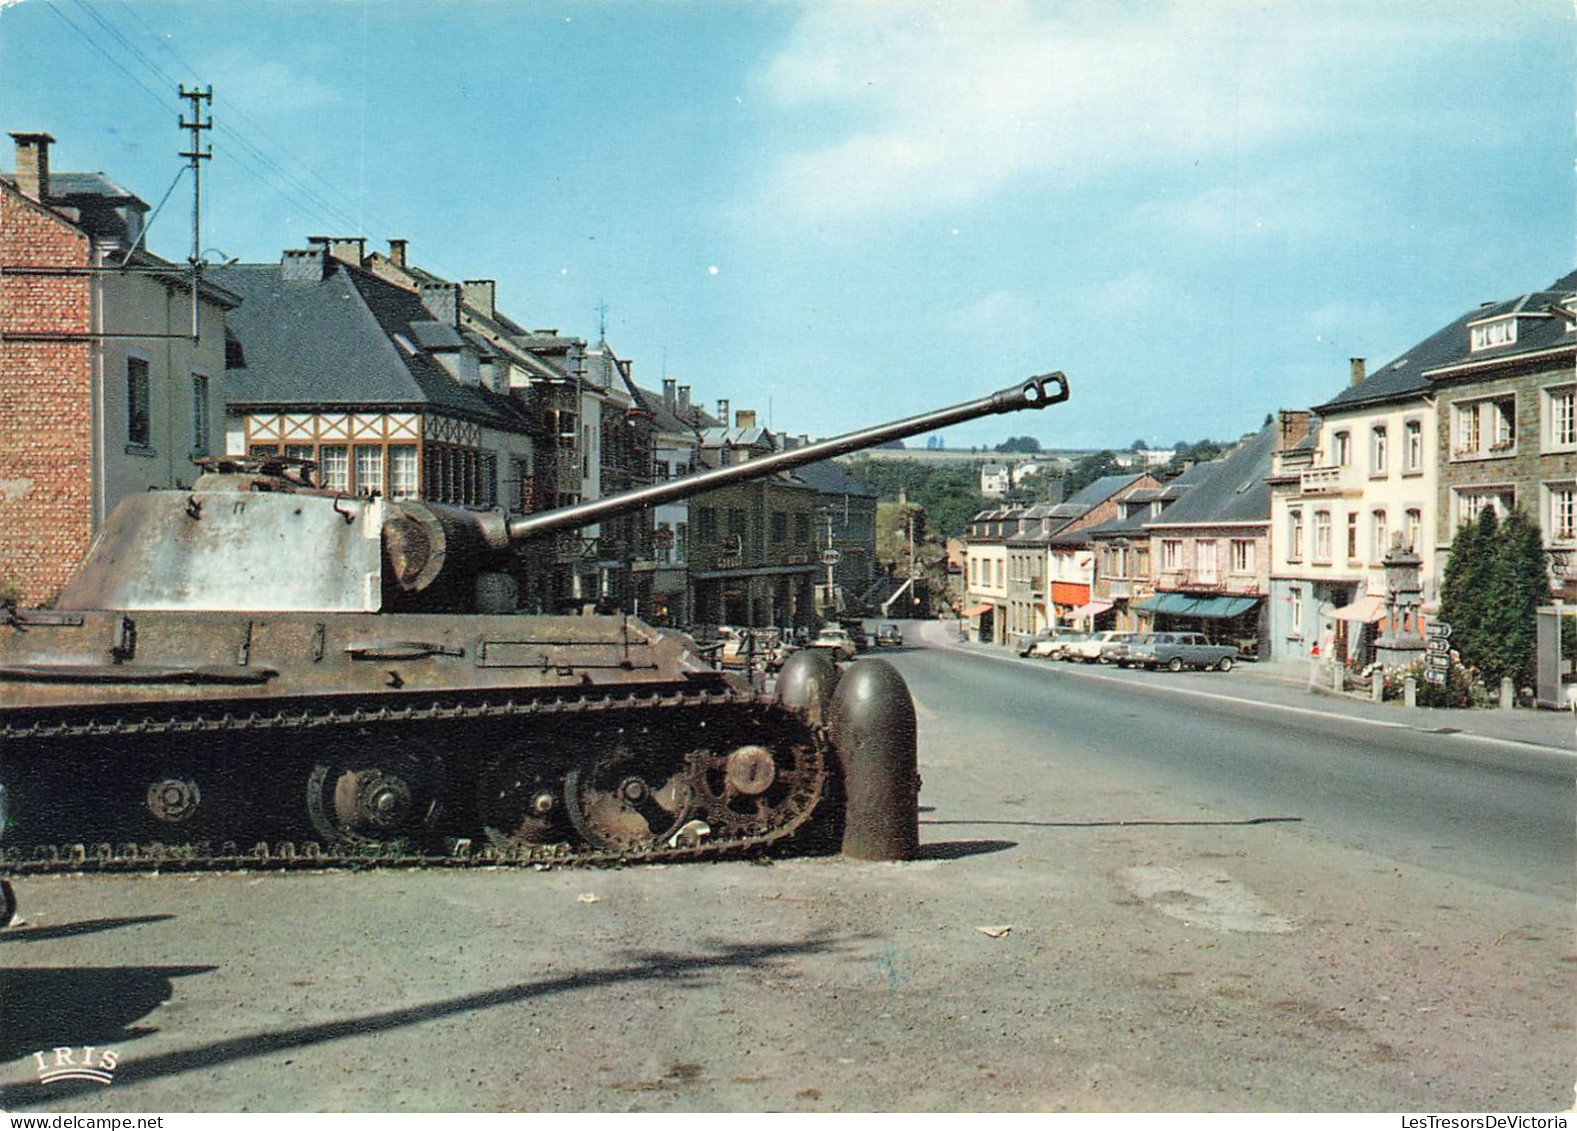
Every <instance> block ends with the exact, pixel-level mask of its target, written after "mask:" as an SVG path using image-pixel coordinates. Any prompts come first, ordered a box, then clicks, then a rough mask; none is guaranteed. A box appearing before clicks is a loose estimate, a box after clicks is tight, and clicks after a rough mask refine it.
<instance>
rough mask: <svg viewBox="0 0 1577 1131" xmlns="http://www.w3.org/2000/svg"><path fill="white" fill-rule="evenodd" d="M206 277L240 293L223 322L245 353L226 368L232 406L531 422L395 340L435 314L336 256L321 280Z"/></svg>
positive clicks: (266, 274)
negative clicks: (433, 412)
mask: <svg viewBox="0 0 1577 1131" xmlns="http://www.w3.org/2000/svg"><path fill="white" fill-rule="evenodd" d="M208 274H209V275H210V276H211V277H213V278H215V279H217V280H218V281H219V282H220V283H221V284H222V285H223V286H224V287H226V288H227V289H229V290H231V291H234V292H235V293H236V294H238V295H240V296H241V299H242V302H241V305H240V307H239V308H237V309H236V310H234V311H232V312H231V313H230V316H229V320H228V325H229V331H230V335H231V336H232V337H234V338H235V340H236V341H238V342H239V343H240V346H241V353H242V360H243V365H242V367H241V368H237V369H232V370H230V371H229V372H228V373H227V374H226V380H225V387H226V391H227V392H226V399H227V401H228V402H229V403H230V404H231V405H232V406H234V407H264V406H275V407H280V408H302V409H305V408H312V407H329V406H337V407H346V408H350V407H366V408H368V409H373V408H377V409H407V410H424V409H440V410H442V411H444V412H446V413H449V414H451V415H454V416H458V417H463V418H465V419H468V420H472V421H476V422H478V423H482V424H487V425H490V426H492V427H497V428H503V429H506V430H508V431H513V432H522V431H531V430H532V429H533V424H532V421H531V419H530V417H529V416H528V414H527V413H526V411H525V409H524V407H523V406H522V405H521V404H520V403H519V402H518V401H516V400H515V399H514V398H513V397H510V396H506V395H503V394H499V393H494V392H493V391H491V390H490V389H485V388H482V387H480V386H477V385H463V384H461V383H460V382H458V381H456V380H455V379H454V378H453V377H451V376H450V375H449V371H448V370H446V369H445V368H444V367H443V366H442V365H441V364H439V363H438V362H437V361H436V360H434V359H433V358H432V357H431V356H429V355H428V354H427V353H425V352H422V351H421V350H420V349H419V348H418V349H417V350H416V352H414V353H409V352H407V351H406V350H405V349H404V348H403V347H402V346H401V345H400V344H399V343H397V342H396V340H395V338H394V335H396V334H399V335H401V336H403V337H404V338H405V339H406V340H407V341H409V342H410V343H411V344H412V346H413V347H416V346H418V344H419V343H420V342H421V340H422V338H423V336H424V335H425V336H427V337H429V338H431V337H433V336H434V333H433V332H432V331H431V330H430V329H429V328H430V327H432V326H433V325H435V324H434V323H433V320H432V313H431V312H430V311H429V310H428V309H427V307H426V306H424V305H423V304H422V300H421V298H420V297H418V296H417V295H415V294H413V293H411V292H410V291H407V290H404V289H403V288H401V287H397V286H395V285H394V284H392V283H389V282H385V281H384V280H382V279H380V278H378V277H377V276H375V275H372V274H369V273H368V272H365V271H362V270H359V269H357V268H353V267H351V266H349V265H348V264H345V263H341V262H339V261H337V260H336V261H331V263H330V268H329V271H328V274H327V276H326V277H325V278H323V279H321V280H318V281H306V282H288V283H287V282H285V281H284V279H283V278H282V277H281V270H280V265H279V264H277V263H267V264H250V263H249V264H238V265H235V266H231V267H215V268H211V269H210V270H209V272H208ZM418 327H422V329H418ZM452 332H453V331H452V330H451V333H452ZM440 336H442V335H440ZM454 341H455V343H456V344H459V343H460V341H461V339H460V338H459V335H458V334H455V337H454Z"/></svg>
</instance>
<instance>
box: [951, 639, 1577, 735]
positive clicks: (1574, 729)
mask: <svg viewBox="0 0 1577 1131" xmlns="http://www.w3.org/2000/svg"><path fill="white" fill-rule="evenodd" d="M923 624H924V627H923V628H922V630H921V638H922V639H923V640H924V641H925V642H926V644H927V645H928V646H930V647H933V648H936V647H950V648H955V649H958V650H960V651H968V652H974V653H977V654H980V655H984V656H990V657H992V658H995V659H1003V660H1011V661H1013V662H1014V663H1021V664H1028V665H1030V666H1032V667H1045V666H1048V665H1049V666H1051V667H1054V668H1056V669H1058V670H1064V669H1066V670H1068V671H1069V672H1070V673H1075V674H1077V673H1083V674H1088V675H1100V676H1103V677H1107V678H1122V679H1125V680H1126V679H1130V678H1131V679H1132V680H1133V681H1135V682H1139V681H1145V682H1157V683H1158V684H1159V685H1161V686H1167V685H1170V686H1174V687H1179V688H1187V689H1189V690H1191V691H1197V692H1208V693H1211V694H1214V695H1221V696H1225V697H1227V698H1231V699H1238V700H1241V701H1243V702H1251V703H1268V704H1274V705H1276V706H1282V707H1292V708H1301V709H1303V710H1313V711H1318V712H1320V713H1322V714H1328V715H1335V716H1341V717H1345V718H1351V719H1362V720H1367V721H1371V722H1385V723H1390V724H1392V725H1401V726H1410V727H1413V728H1415V729H1417V730H1420V731H1429V732H1436V733H1440V734H1458V733H1460V734H1466V735H1472V736H1474V737H1476V738H1483V739H1489V740H1492V741H1495V742H1511V743H1525V744H1528V745H1532V746H1539V747H1545V748H1548V749H1549V750H1550V751H1552V752H1556V753H1560V754H1564V755H1566V756H1568V757H1570V758H1572V759H1574V760H1577V715H1574V714H1573V713H1572V712H1569V711H1548V710H1531V709H1527V708H1520V709H1517V710H1512V711H1502V710H1498V709H1495V708H1488V709H1480V710H1471V709H1454V708H1446V707H1411V708H1409V707H1404V706H1402V705H1401V704H1400V703H1398V702H1388V703H1375V702H1373V701H1372V700H1369V699H1366V698H1362V697H1358V696H1352V695H1336V694H1332V693H1320V692H1318V691H1313V690H1310V688H1309V665H1308V664H1307V663H1303V662H1298V661H1273V662H1268V663H1258V662H1249V663H1240V664H1238V665H1237V666H1236V667H1234V668H1233V669H1232V671H1231V672H1228V673H1226V674H1225V675H1223V674H1221V673H1218V672H1186V673H1179V674H1176V675H1174V674H1171V673H1169V672H1139V671H1135V672H1129V671H1120V670H1116V669H1113V668H1110V667H1101V666H1086V665H1084V664H1063V663H1060V662H1058V661H1055V660H1052V661H1047V660H1032V659H1027V658H1023V657H1020V656H1018V655H1017V653H1015V652H1014V651H1012V650H1011V649H1009V648H1007V647H1005V646H1003V645H997V644H982V643H980V642H979V641H976V640H970V641H960V640H959V639H958V632H957V629H956V627H955V626H954V624H953V622H951V621H931V622H923ZM1163 681H1164V682H1163Z"/></svg>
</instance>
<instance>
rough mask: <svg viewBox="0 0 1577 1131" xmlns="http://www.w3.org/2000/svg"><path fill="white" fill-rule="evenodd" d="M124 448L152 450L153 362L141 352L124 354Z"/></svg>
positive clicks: (137, 450) (142, 450)
mask: <svg viewBox="0 0 1577 1131" xmlns="http://www.w3.org/2000/svg"><path fill="white" fill-rule="evenodd" d="M125 388H126V446H127V447H128V448H130V449H132V450H133V451H136V452H138V453H144V454H145V453H148V452H151V451H153V359H152V358H151V357H149V356H148V355H147V354H145V353H143V352H142V351H140V350H136V351H128V352H127V354H126V382H125Z"/></svg>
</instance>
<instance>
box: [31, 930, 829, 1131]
mask: <svg viewBox="0 0 1577 1131" xmlns="http://www.w3.org/2000/svg"><path fill="white" fill-rule="evenodd" d="M854 941H858V940H857V939H856V938H853V937H851V938H848V939H845V940H842V941H841V942H839V941H835V940H833V939H830V938H827V937H825V936H812V937H810V938H807V939H805V940H803V941H799V942H778V943H728V944H723V945H721V946H718V947H717V948H716V953H713V954H702V955H697V954H679V953H674V952H670V951H643V952H638V953H635V954H632V956H631V960H630V964H629V965H626V966H618V967H605V968H601V969H591V970H583V971H579V972H575V973H570V974H565V975H563V976H562V977H557V978H548V979H544V980H541V981H535V982H520V983H517V984H515V985H512V986H505V987H503V988H501V989H494V990H483V991H480V992H478V993H471V994H462V995H460V996H458V997H452V998H448V999H446V1000H443V1001H436V1002H430V1003H428V1004H426V1005H418V1006H411V1007H408V1008H403V1009H391V1010H386V1011H384V1012H382V1013H370V1014H366V1015H364V1016H360V1017H347V1018H343V1019H336V1020H333V1021H320V1022H317V1023H315V1024H311V1025H302V1026H299V1027H297V1028H294V1029H282V1030H276V1031H273V1032H262V1033H253V1034H250V1035H248V1036H243V1037H234V1038H230V1039H226V1040H222V1041H215V1042H213V1043H211V1044H207V1045H200V1046H198V1047H196V1048H189V1049H174V1050H171V1051H169V1052H164V1053H159V1054H157V1055H154V1056H148V1057H138V1058H136V1059H124V1060H122V1062H121V1065H120V1067H119V1069H118V1070H117V1072H116V1073H115V1084H116V1089H117V1091H121V1090H123V1089H124V1088H125V1087H126V1086H127V1085H132V1084H135V1083H137V1082H138V1081H143V1080H154V1079H159V1078H161V1077H166V1076H178V1075H181V1074H183V1073H187V1072H196V1071H201V1070H204V1069H210V1068H214V1067H216V1066H219V1065H224V1064H229V1063H232V1062H235V1061H241V1060H248V1059H251V1058H253V1057H259V1056H268V1055H271V1054H273V1053H278V1052H281V1051H288V1050H293V1049H302V1048H310V1047H312V1046H315V1045H321V1044H325V1043H327V1042H330V1041H337V1040H342V1039H344V1038H347V1037H364V1036H368V1035H372V1034H377V1033H384V1032H389V1031H392V1030H395V1029H401V1028H404V1027H406V1026H410V1025H420V1024H423V1023H424V1022H428V1021H433V1020H435V1019H440V1018H445V1017H455V1016H462V1015H465V1014H470V1013H475V1012H477V1011H479V1010H484V1009H495V1008H497V1007H499V1006H507V1005H514V1004H517V1003H519V1002H525V1001H531V1000H533V999H535V998H540V997H544V996H547V995H550V994H560V993H568V992H573V991H580V990H591V989H596V988H599V987H602V986H609V985H618V984H623V983H641V982H658V983H664V984H666V985H669V986H670V987H676V988H679V989H683V988H684V987H686V986H688V985H694V984H696V982H697V981H698V980H699V979H703V978H705V977H707V976H708V975H711V974H716V973H720V972H723V971H728V970H749V969H758V968H763V967H767V966H768V965H769V964H770V963H772V962H774V961H775V960H777V959H781V958H788V957H791V956H795V955H805V954H817V953H822V952H826V951H830V950H833V949H834V948H836V947H837V946H839V945H842V944H843V943H847V942H854ZM209 969H213V967H182V968H177V969H174V970H171V971H164V972H162V973H165V974H168V975H169V976H182V975H184V974H188V973H202V972H204V971H206V970H209ZM20 973H23V974H38V973H47V974H50V975H54V976H56V977H57V978H60V977H62V976H65V975H83V974H86V975H92V976H93V977H92V978H90V979H89V981H90V982H91V984H92V986H93V987H94V988H96V989H97V990H98V991H99V992H102V993H105V994H107V995H109V997H110V999H111V1000H113V998H114V996H115V994H116V992H119V993H120V994H121V995H122V997H124V996H125V990H124V988H119V989H117V983H115V982H114V980H113V979H114V978H121V977H126V976H127V975H128V973H129V974H132V975H135V974H136V973H137V971H136V968H131V969H130V970H127V969H122V970H89V971H70V970H56V971H46V972H40V971H20ZM144 973H150V972H146V971H145V972H144ZM151 973H153V974H155V975H157V974H159V973H161V972H159V971H152V972H151ZM98 975H107V976H113V977H105V978H99V977H97V976H98ZM59 984H60V985H62V986H66V985H69V984H70V983H69V981H64V982H61V983H59ZM5 987H6V982H5V981H4V980H3V976H0V991H3V990H4V989H5ZM31 988H32V989H33V991H34V993H35V994H37V993H38V992H39V991H42V990H44V989H45V988H46V987H45V986H44V985H43V984H42V981H41V982H40V983H39V985H37V986H36V987H31ZM76 996H77V997H78V998H79V999H80V998H81V997H83V996H84V995H83V994H82V993H81V992H78V993H77V994H76ZM168 996H169V979H168V977H165V978H163V980H162V981H157V982H155V981H153V980H151V979H147V978H145V979H144V981H143V984H142V986H141V987H140V992H139V994H138V996H137V998H136V1002H137V1004H138V1005H141V1006H142V1008H141V1011H140V1012H138V1013H136V1014H132V1015H129V1017H130V1019H132V1020H134V1019H135V1018H136V1017H139V1016H142V1014H143V1013H146V1012H147V1011H148V1010H149V1009H152V1008H153V1006H155V1005H157V1004H159V1002H160V1001H162V1000H164V999H166V998H167V997H168ZM41 1000H42V1001H44V1002H47V1001H48V995H47V994H45V995H44V996H43V998H42V999H41ZM0 1001H4V1002H5V1007H4V1008H5V1009H6V1011H7V1012H9V1011H10V1009H11V1006H12V1001H11V1000H9V999H7V998H0ZM91 1002H92V998H91V996H88V997H87V1001H86V1002H84V1005H87V1004H88V1003H91ZM120 1012H121V1013H125V1012H126V1010H125V1008H122V1009H121V1010H120ZM57 1013H58V1010H57ZM106 1020H107V1019H106ZM122 1025H124V1022H122ZM86 1031H87V1030H79V1029H74V1028H72V1027H71V1026H70V1025H68V1024H67V1021H66V1019H63V1018H62V1019H59V1020H56V1019H53V1018H52V1019H51V1020H50V1022H49V1024H48V1026H47V1034H46V1031H45V1029H44V1028H40V1029H36V1030H31V1031H29V1032H28V1033H27V1034H26V1036H25V1039H12V1034H11V1033H10V1032H9V1031H7V1032H6V1039H5V1042H4V1047H5V1048H7V1049H10V1048H12V1047H13V1046H14V1047H16V1048H19V1049H20V1050H21V1052H22V1054H24V1055H25V1054H27V1053H31V1052H32V1051H33V1050H35V1049H39V1048H48V1047H53V1045H55V1044H60V1043H64V1042H65V1041H78V1042H81V1041H83V1040H84V1039H85V1038H84V1037H83V1036H80V1035H78V1034H79V1033H80V1032H86ZM95 1031H103V1032H104V1039H105V1040H107V1041H109V1042H110V1043H113V1041H114V1039H115V1038H116V1034H115V1033H114V1032H111V1031H109V1027H108V1026H107V1025H105V1026H101V1029H100V1030H95ZM121 1035H122V1037H123V1038H124V1037H126V1036H136V1035H138V1034H137V1033H135V1032H134V1031H131V1030H126V1029H124V1028H122V1029H121ZM29 1042H31V1043H29ZM16 1055H18V1054H17V1053H14V1052H13V1053H9V1054H8V1056H7V1058H6V1059H14V1058H15V1056H16ZM100 1086H101V1085H98V1084H94V1083H91V1082H83V1081H74V1080H73V1081H63V1082H58V1083H54V1084H49V1085H45V1084H42V1083H26V1084H20V1085H15V1086H12V1087H8V1088H6V1089H4V1093H3V1094H0V1106H3V1107H5V1108H7V1109H9V1110H17V1109H20V1108H25V1107H28V1106H31V1105H36V1104H41V1103H45V1102H55V1101H60V1100H69V1099H70V1098H72V1097H73V1096H77V1095H82V1094H84V1093H86V1092H91V1091H92V1090H93V1089H95V1088H98V1087H100Z"/></svg>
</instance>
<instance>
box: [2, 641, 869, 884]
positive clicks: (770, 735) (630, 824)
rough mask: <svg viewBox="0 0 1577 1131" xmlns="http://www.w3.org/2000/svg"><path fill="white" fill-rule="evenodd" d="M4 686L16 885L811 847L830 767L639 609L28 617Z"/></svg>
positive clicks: (825, 744)
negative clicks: (99, 875) (206, 868)
mask: <svg viewBox="0 0 1577 1131" xmlns="http://www.w3.org/2000/svg"><path fill="white" fill-rule="evenodd" d="M0 691H3V695H0V702H3V706H0V777H3V780H4V782H5V784H6V788H7V791H8V796H9V799H10V803H11V804H10V810H11V811H10V828H8V829H7V830H6V835H5V838H4V840H3V841H0V846H3V848H4V857H3V859H4V861H5V862H6V866H7V867H8V868H11V869H12V870H18V871H26V870H34V871H37V870H50V869H52V868H64V867H73V866H93V865H94V863H95V862H96V863H97V864H98V865H99V866H105V867H110V866H128V865H135V864H138V863H139V862H140V863H141V864H143V865H144V866H146V864H147V862H148V861H149V860H151V859H155V858H158V859H160V860H165V859H166V858H167V863H165V864H163V865H162V866H170V865H172V864H175V863H182V864H184V865H186V866H200V865H201V864H202V863H204V862H208V863H216V862H217V863H225V864H227V865H228V864H233V863H234V862H235V861H236V859H237V858H238V857H240V856H247V857H249V858H251V860H252V862H253V863H256V862H257V861H258V859H259V858H261V859H263V860H268V861H272V862H273V863H275V864H278V863H282V862H283V861H284V860H285V859H287V858H290V857H294V858H295V859H297V860H302V861H304V860H317V861H330V860H333V859H343V858H354V859H357V860H366V859H369V858H372V859H380V858H398V859H400V860H406V861H410V860H428V861H430V860H435V859H442V860H450V861H453V860H455V859H456V858H471V859H475V860H501V859H510V860H516V861H527V860H540V859H564V858H567V857H574V856H576V855H587V856H589V857H592V858H596V859H609V858H637V857H642V858H644V857H649V856H654V855H662V854H664V853H676V854H680V855H696V854H719V853H723V852H728V851H733V850H744V849H748V848H751V847H760V846H764V845H767V844H772V843H775V842H777V841H780V840H782V839H784V838H786V837H789V836H791V835H793V834H796V833H799V832H801V831H802V830H803V829H804V828H805V827H806V826H807V825H808V824H809V823H810V822H811V818H812V817H813V816H814V815H815V813H816V810H817V807H818V805H820V804H821V803H822V800H823V798H824V796H826V795H827V794H828V792H829V786H830V785H831V782H830V777H831V776H832V775H835V774H836V773H837V772H838V771H837V759H836V757H835V756H831V747H830V744H829V741H828V740H827V738H826V737H825V735H824V734H823V733H822V731H821V730H820V728H818V727H817V726H815V725H814V724H813V723H812V722H811V721H810V720H808V719H806V718H805V717H804V715H803V713H801V712H797V711H795V710H792V709H789V708H786V707H784V706H782V705H780V704H779V703H778V702H777V701H776V699H775V697H773V696H772V695H770V694H768V693H767V692H766V691H764V690H763V689H761V688H760V687H757V686H754V685H753V684H752V683H751V682H750V681H749V680H748V679H746V678H743V677H741V676H738V675H734V674H731V673H725V672H722V671H717V670H714V669H713V668H712V667H710V666H709V665H708V664H706V663H705V662H703V660H702V659H701V658H700V656H699V655H698V653H697V652H696V651H695V649H694V645H693V643H692V642H691V641H690V639H689V638H688V637H686V636H683V635H682V634H678V633H673V632H666V631H661V630H657V629H654V628H652V627H650V626H648V625H646V624H644V623H642V622H641V621H639V620H636V619H634V618H630V617H537V616H533V617H525V616H491V617H485V616H456V615H445V614H409V615H405V614H396V615H390V614H358V613H350V614H320V615H312V616H305V617H303V616H300V615H282V614H271V615H256V616H248V615H244V614H228V613H189V612H158V611H155V612H138V613H135V614H131V613H119V612H116V613H111V612H97V611H83V612H69V613H56V612H28V611H23V612H20V613H17V614H15V615H14V616H13V617H12V618H11V623H9V624H8V625H6V626H4V627H3V628H0ZM282 846H283V847H282Z"/></svg>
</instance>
